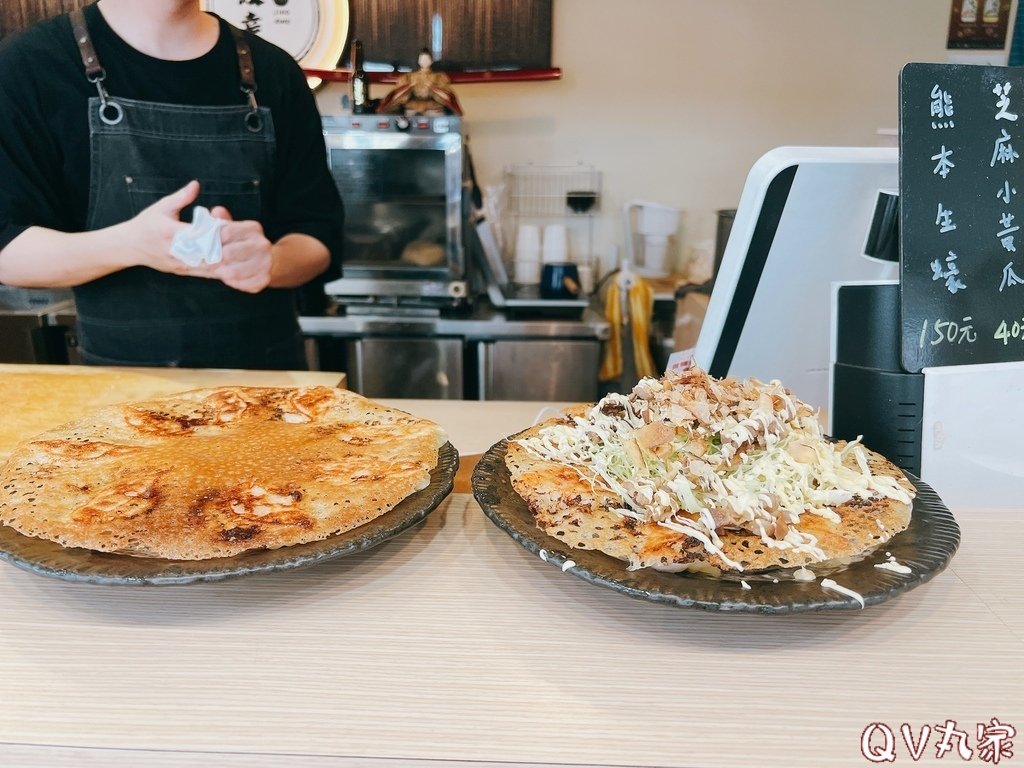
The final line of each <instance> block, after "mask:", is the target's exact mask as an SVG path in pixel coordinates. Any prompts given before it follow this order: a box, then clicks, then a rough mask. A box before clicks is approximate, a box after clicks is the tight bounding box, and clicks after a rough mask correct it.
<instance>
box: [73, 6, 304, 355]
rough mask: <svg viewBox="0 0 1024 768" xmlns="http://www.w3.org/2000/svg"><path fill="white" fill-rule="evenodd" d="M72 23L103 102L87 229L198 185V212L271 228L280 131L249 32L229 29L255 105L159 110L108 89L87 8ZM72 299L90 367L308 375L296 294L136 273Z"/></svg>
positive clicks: (82, 290) (93, 121) (95, 130)
mask: <svg viewBox="0 0 1024 768" xmlns="http://www.w3.org/2000/svg"><path fill="white" fill-rule="evenodd" d="M70 16H71V22H72V28H73V29H74V33H75V40H76V42H77V43H78V47H79V51H80V52H81V54H82V63H83V65H84V66H85V70H86V77H87V78H88V79H89V81H90V82H92V83H94V84H95V85H96V90H97V92H98V94H99V95H98V96H94V97H92V98H90V99H89V142H90V156H91V157H90V165H91V169H90V181H89V208H88V214H87V222H86V228H87V229H89V230H94V229H101V228H103V227H108V226H111V225H113V224H118V223H120V222H123V221H126V220H127V219H130V218H132V217H133V216H135V215H136V214H138V213H139V212H140V211H142V209H144V208H146V207H147V206H149V205H151V204H152V203H154V202H156V201H157V200H159V199H160V198H161V197H164V196H166V195H168V194H170V193H172V192H174V191H175V190H178V189H180V188H181V187H183V186H185V185H186V184H187V183H188V182H189V181H190V180H192V179H198V180H199V183H200V193H199V197H198V199H197V200H196V203H195V204H196V205H204V206H206V207H207V208H213V207H214V206H215V205H223V206H224V207H225V208H227V209H228V211H229V212H230V213H231V215H232V217H233V218H234V219H235V220H242V219H254V220H257V221H262V220H264V217H263V215H262V214H263V213H264V211H265V210H266V206H265V203H264V202H263V201H262V200H261V194H260V192H261V186H262V181H263V180H264V179H267V178H269V177H270V175H271V173H272V170H273V163H274V151H275V141H274V123H273V119H272V116H271V114H270V110H269V109H268V108H266V107H260V106H259V105H258V104H257V103H256V97H255V93H256V81H255V77H254V73H253V67H252V54H251V52H250V50H249V46H248V44H247V43H246V41H245V39H244V38H243V37H242V35H241V33H240V32H239V31H238V30H237V29H235V28H234V27H232V31H233V32H234V37H235V47H236V50H237V53H238V63H239V73H240V78H239V79H240V88H241V93H242V94H244V95H245V97H247V99H248V103H247V104H246V103H242V104H239V105H237V106H223V107H202V106H182V105H176V104H161V103H155V102H146V101H137V100H132V99H121V98H117V97H116V96H111V95H110V94H109V93H107V90H106V88H105V86H104V83H103V79H104V71H103V68H102V67H101V66H100V63H99V61H98V60H97V57H96V52H95V50H94V49H93V46H92V41H91V39H90V37H89V32H88V29H87V27H86V23H85V17H84V15H83V14H82V12H81V10H78V11H74V12H72V13H71V14H70ZM239 100H240V101H242V97H241V96H240V98H239ZM191 216H192V208H191V207H190V208H188V209H186V210H185V211H183V212H182V219H183V220H185V221H190V220H191ZM74 294H75V304H76V308H77V312H78V324H79V327H78V333H79V344H80V352H81V355H82V359H83V361H84V362H86V363H89V364H94V365H149V366H183V367H190V368H211V367H214V368H264V369H304V368H306V367H307V366H306V362H305V357H304V354H303V343H302V336H301V332H300V331H299V326H298V320H297V316H296V310H295V300H294V294H293V292H292V291H290V290H281V289H267V290H264V291H262V292H261V293H258V294H249V293H244V292H242V291H236V290H235V289H233V288H229V287H228V286H226V285H225V284H224V283H222V282H220V281H219V280H212V279H208V278H198V277H182V276H179V275H171V274H167V273H164V272H159V271H157V270H154V269H150V268H148V267H131V268H128V269H124V270H121V271H119V272H115V273H113V274H110V275H106V276H104V277H101V278H99V279H97V280H93V281H92V282H89V283H86V284H84V285H81V286H78V287H77V288H75V289H74Z"/></svg>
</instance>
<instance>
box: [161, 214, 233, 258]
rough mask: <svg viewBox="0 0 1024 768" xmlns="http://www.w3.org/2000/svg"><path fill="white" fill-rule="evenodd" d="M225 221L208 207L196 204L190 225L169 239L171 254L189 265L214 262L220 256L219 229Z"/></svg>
mask: <svg viewBox="0 0 1024 768" xmlns="http://www.w3.org/2000/svg"><path fill="white" fill-rule="evenodd" d="M225 224H227V222H226V221H225V220H224V219H218V218H216V217H215V216H213V215H212V214H211V213H210V210H209V209H208V208H204V207H203V206H201V205H197V206H196V207H195V210H194V211H193V213H192V225H191V226H190V227H189V228H188V229H183V230H181V231H180V232H178V234H176V235H175V236H174V240H172V241H171V255H172V256H174V257H175V258H176V259H179V260H181V261H183V262H185V263H186V264H188V265H189V266H190V267H197V266H199V265H200V264H202V263H203V262H206V263H207V264H216V263H217V262H219V261H220V257H221V243H220V230H221V227H223V226H224V225H225Z"/></svg>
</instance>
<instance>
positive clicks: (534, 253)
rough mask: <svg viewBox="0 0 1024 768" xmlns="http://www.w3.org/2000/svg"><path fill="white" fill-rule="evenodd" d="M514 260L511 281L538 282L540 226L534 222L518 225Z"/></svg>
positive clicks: (525, 283) (521, 283)
mask: <svg viewBox="0 0 1024 768" xmlns="http://www.w3.org/2000/svg"><path fill="white" fill-rule="evenodd" d="M514 262H515V263H514V269H513V273H512V280H513V282H516V283H519V284H520V285H536V284H537V283H539V282H540V227H538V226H537V225H536V224H520V225H519V230H518V231H517V232H516V257H515V260H514Z"/></svg>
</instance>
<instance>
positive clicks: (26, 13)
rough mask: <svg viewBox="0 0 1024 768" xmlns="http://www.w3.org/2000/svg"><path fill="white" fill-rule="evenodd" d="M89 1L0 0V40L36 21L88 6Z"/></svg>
mask: <svg viewBox="0 0 1024 768" xmlns="http://www.w3.org/2000/svg"><path fill="white" fill-rule="evenodd" d="M88 2H90V0H0V40H3V39H4V38H5V37H6V36H7V35H9V34H11V33H12V32H17V31H18V30H21V29H25V27H28V26H31V25H32V24H34V23H35V22H37V21H42V20H43V19H48V18H50V17H51V16H56V15H58V14H61V13H67V12H68V11H70V10H72V9H74V8H79V7H81V6H83V5H86V4H88Z"/></svg>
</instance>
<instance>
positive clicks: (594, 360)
mask: <svg viewBox="0 0 1024 768" xmlns="http://www.w3.org/2000/svg"><path fill="white" fill-rule="evenodd" d="M300 325H301V327H302V331H303V333H305V334H306V335H307V336H308V337H311V338H312V339H314V341H315V346H316V353H315V359H316V367H319V368H321V369H323V370H338V371H344V372H345V373H346V374H347V375H348V381H349V386H350V387H351V388H352V389H354V390H355V391H356V392H359V393H361V394H363V395H366V396H368V397H404V398H409V397H411V398H436V399H471V400H476V399H479V400H556V401H588V400H595V399H597V394H598V380H597V374H598V368H599V366H600V357H601V343H602V342H603V341H604V340H606V339H607V338H608V337H609V334H610V327H609V325H608V323H607V321H605V319H604V318H603V317H602V316H601V315H600V314H599V313H598V312H596V311H594V310H593V309H591V308H588V309H586V310H585V311H584V312H583V314H582V316H581V317H579V318H565V317H516V316H511V317H510V316H508V315H505V314H503V313H501V312H498V311H496V310H495V309H494V308H492V307H490V306H489V305H477V306H476V307H474V308H473V311H472V312H471V313H470V314H467V315H464V316H463V315H458V316H452V315H440V316H433V317H431V316H422V317H421V316H406V315H389V314H363V313H359V314H348V315H344V316H340V317H335V316H328V317H302V318H300Z"/></svg>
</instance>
